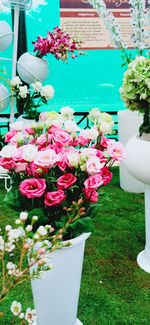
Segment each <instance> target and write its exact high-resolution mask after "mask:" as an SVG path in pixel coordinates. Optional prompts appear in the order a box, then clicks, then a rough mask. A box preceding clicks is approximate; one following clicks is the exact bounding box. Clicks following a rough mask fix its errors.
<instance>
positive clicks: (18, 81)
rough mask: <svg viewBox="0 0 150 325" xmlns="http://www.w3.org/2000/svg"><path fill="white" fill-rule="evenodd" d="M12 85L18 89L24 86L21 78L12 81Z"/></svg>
mask: <svg viewBox="0 0 150 325" xmlns="http://www.w3.org/2000/svg"><path fill="white" fill-rule="evenodd" d="M10 84H11V86H12V87H16V86H19V85H22V81H21V79H20V78H19V77H17V76H16V77H14V78H12V79H11V81H10Z"/></svg>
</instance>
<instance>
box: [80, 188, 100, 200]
mask: <svg viewBox="0 0 150 325" xmlns="http://www.w3.org/2000/svg"><path fill="white" fill-rule="evenodd" d="M83 193H84V196H85V198H86V200H87V201H89V202H90V203H96V202H97V201H98V193H97V192H96V191H93V192H89V191H88V189H86V188H84V189H83Z"/></svg>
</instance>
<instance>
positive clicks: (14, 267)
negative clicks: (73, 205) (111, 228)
mask: <svg viewBox="0 0 150 325" xmlns="http://www.w3.org/2000/svg"><path fill="white" fill-rule="evenodd" d="M27 218H28V213H27V212H21V213H20V216H19V218H18V219H16V221H15V226H11V225H7V226H6V227H5V229H3V231H2V230H0V264H1V269H2V273H1V274H2V288H1V289H0V304H1V303H2V301H3V300H5V299H6V298H7V296H8V295H9V294H10V292H11V291H12V290H13V289H14V288H16V286H18V285H21V284H23V283H24V282H26V281H28V280H30V279H39V278H43V277H44V276H45V275H46V272H47V271H49V270H50V269H51V268H52V265H51V263H50V262H51V261H50V252H54V251H55V250H56V249H61V248H62V247H65V246H68V245H70V244H69V242H67V243H62V234H63V232H64V229H65V228H64V229H60V231H59V232H58V233H57V234H55V235H54V234H53V231H54V229H53V228H52V227H51V226H50V225H46V226H45V227H43V226H40V227H39V228H38V229H37V231H36V232H35V233H34V235H33V233H32V229H33V227H34V224H35V223H36V222H37V220H38V217H37V216H33V217H32V220H31V223H30V224H28V225H26V220H27ZM27 261H28V262H27ZM10 310H11V312H12V314H13V316H14V322H13V324H15V319H16V320H20V324H21V325H25V324H36V312H35V310H31V308H28V309H27V310H26V312H25V313H23V312H22V306H21V303H20V302H17V301H13V302H12V304H11V307H10ZM1 316H5V314H4V313H1ZM17 324H18V322H17Z"/></svg>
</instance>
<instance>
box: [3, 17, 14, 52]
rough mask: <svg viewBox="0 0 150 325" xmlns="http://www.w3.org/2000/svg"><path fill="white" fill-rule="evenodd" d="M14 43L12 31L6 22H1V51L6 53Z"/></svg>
mask: <svg viewBox="0 0 150 325" xmlns="http://www.w3.org/2000/svg"><path fill="white" fill-rule="evenodd" d="M11 42H12V30H11V28H10V26H9V24H8V23H7V22H6V21H5V20H0V51H5V50H6V49H7V48H8V47H9V46H10V44H11Z"/></svg>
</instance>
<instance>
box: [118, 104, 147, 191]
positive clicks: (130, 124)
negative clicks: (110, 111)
mask: <svg viewBox="0 0 150 325" xmlns="http://www.w3.org/2000/svg"><path fill="white" fill-rule="evenodd" d="M142 119H143V117H142V115H141V114H139V113H138V112H132V111H130V110H122V111H119V112H118V135H119V141H120V142H122V143H123V145H126V143H127V142H128V140H129V139H130V138H131V137H132V136H133V135H135V134H138V130H139V126H140V125H141V124H142ZM119 173H120V187H121V188H122V189H123V190H124V191H127V192H131V193H143V192H144V185H143V184H142V183H141V182H140V181H138V180H137V179H135V178H134V177H133V176H132V175H131V174H130V173H129V171H128V169H127V167H126V164H125V163H124V162H121V163H120V167H119Z"/></svg>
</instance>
